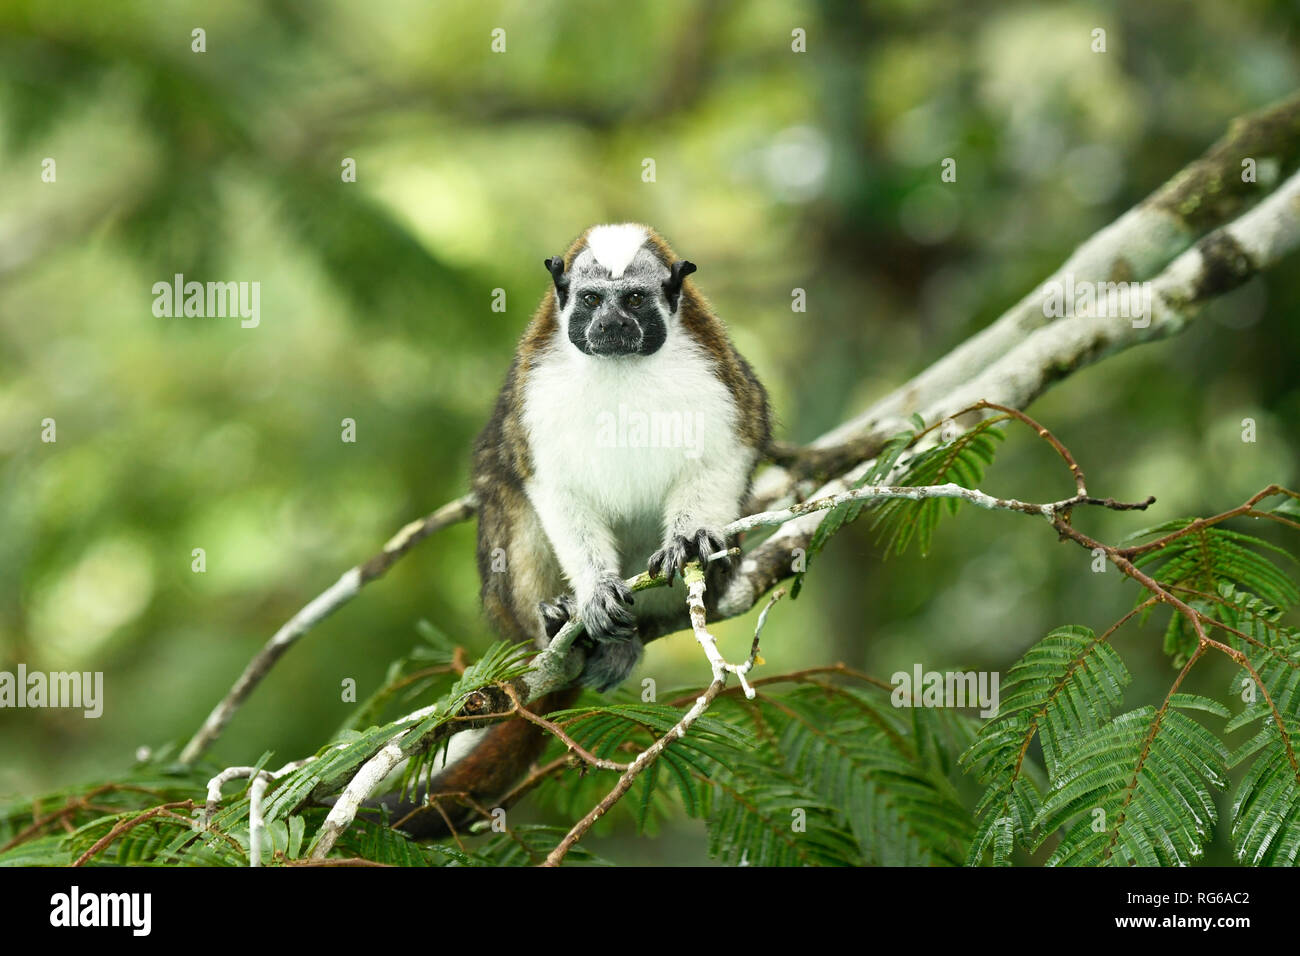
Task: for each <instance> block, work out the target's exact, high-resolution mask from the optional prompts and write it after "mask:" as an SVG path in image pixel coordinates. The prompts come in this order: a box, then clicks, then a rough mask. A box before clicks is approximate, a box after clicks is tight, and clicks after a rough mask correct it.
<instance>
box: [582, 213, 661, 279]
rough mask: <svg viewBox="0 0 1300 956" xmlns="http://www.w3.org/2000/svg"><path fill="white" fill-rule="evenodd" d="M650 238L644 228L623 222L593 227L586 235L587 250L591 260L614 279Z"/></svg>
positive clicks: (621, 273) (620, 274) (630, 262)
mask: <svg viewBox="0 0 1300 956" xmlns="http://www.w3.org/2000/svg"><path fill="white" fill-rule="evenodd" d="M648 238H650V235H649V233H648V232H646V228H645V226H638V225H637V224H636V223H634V222H623V223H618V224H617V225H612V226H595V227H593V228H592V230H591V232H589V233H587V248H588V249H590V250H591V255H592V258H594V259H595V260H596V261H597V262H599V263H600V264H601V265H602V266H604V267H605V268H606V269H608V270H609V272H610V275H611V276H613V277H614V278H615V279H617V278H619V277H620V276H622V275H623V272H624V271H625V270H626V269H627V267H628V266H630V265H631V264H632V260H633V259H635V258H636V254H637V250H638V249H640V248H641V247H642V246H644V245H645V243H646V240H647V239H648Z"/></svg>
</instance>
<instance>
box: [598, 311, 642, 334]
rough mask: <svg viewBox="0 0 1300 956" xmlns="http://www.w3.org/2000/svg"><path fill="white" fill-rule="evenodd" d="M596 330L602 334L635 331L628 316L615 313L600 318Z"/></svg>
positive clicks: (634, 325)
mask: <svg viewBox="0 0 1300 956" xmlns="http://www.w3.org/2000/svg"><path fill="white" fill-rule="evenodd" d="M598 328H599V329H600V331H602V332H623V333H631V332H635V331H636V323H635V322H634V321H632V319H630V318H629V317H628V316H626V315H620V314H618V313H617V312H616V313H613V314H611V315H604V316H602V317H601V319H600V323H599V326H598Z"/></svg>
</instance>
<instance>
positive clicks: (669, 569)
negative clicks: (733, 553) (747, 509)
mask: <svg viewBox="0 0 1300 956" xmlns="http://www.w3.org/2000/svg"><path fill="white" fill-rule="evenodd" d="M726 550H727V542H726V540H725V539H724V538H723V537H722V535H720V534H719V533H718V532H716V531H713V530H710V529H709V528H700V529H698V530H697V531H696V532H695V533H694V534H692V535H684V534H675V535H672V536H671V537H669V539H668V540H667V541H666V542H665V543H664V546H663V547H662V548H660V549H659V550H658V551H656V552H655V553H654V554H652V555H650V563H649V565H648V566H647V567H646V570H647V571H649V572H650V577H652V578H657V577H659V576H660V575H661V574H662V575H663V576H664V577H665V578H666V579H667V581H668V583H669V584H672V583H673V577H674V576H675V575H678V574H680V573H681V571H682V568H684V567H685V566H686V565H687V563H689V562H691V561H694V560H695V559H696V558H698V559H699V560H700V561H707V560H708V559H709V558H710V557H711V556H712V555H714V554H716V553H717V552H719V551H726ZM718 560H719V561H722V562H724V563H725V562H730V561H731V559H730V558H719V559H718Z"/></svg>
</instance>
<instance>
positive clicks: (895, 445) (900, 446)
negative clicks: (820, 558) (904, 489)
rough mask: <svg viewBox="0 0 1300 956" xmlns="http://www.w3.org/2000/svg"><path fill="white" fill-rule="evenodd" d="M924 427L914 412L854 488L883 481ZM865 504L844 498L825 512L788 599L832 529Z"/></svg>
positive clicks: (800, 587)
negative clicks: (908, 422) (844, 500)
mask: <svg viewBox="0 0 1300 956" xmlns="http://www.w3.org/2000/svg"><path fill="white" fill-rule="evenodd" d="M924 430H925V420H924V419H922V418H921V416H920V415H913V416H912V427H911V428H908V429H904V430H903V431H900V432H898V433H897V434H896V435H894V437H893V438H891V439H889V441H887V442H885V445H884V447H883V448H882V449H881V450H880V454H878V455H877V456H876V461H875V463H874V464H873V465H872V467H871V468H870V469H869V470H868V471H867V472H866V474H864V475H863V476H862V477H861V478H859V479H858V480H857V481H855V482H854V483H853V487H854V488H861V487H863V486H864V485H870V484H878V483H880V482H881V481H883V480H884V479H885V477H886V476H887V475H889V474H890V473H891V472H892V471H893V470H894V467H895V466H896V465H897V464H898V460H899V458H901V457H902V455H903V452H905V451H906V450H907V448H908V446H909V445H911V444H912V442H914V441H916V438H917V435H919V434H920V433H921V432H922V431H924ZM867 504H868V502H866V501H846V502H844V503H843V504H841V505H837V506H836V507H834V508H832V509H831V510H830V511H828V512H826V517H824V518H823V519H822V520H821V523H820V524H818V525H817V528H816V530H815V531H813V535H812V538H811V539H810V540H809V542H808V549H807V553H806V554H805V556H804V570H803V571H800V572H799V573H798V574H797V575H795V579H794V583H793V584H792V585H791V588H790V599H791V600H794V599H795V598H797V597H798V596H799V592H800V591H801V590H803V579H804V577H805V575H807V573H808V567H809V566H810V565H811V564H812V560H813V558H814V557H815V556H816V555H817V554H819V553H820V552H821V550H822V549H823V548H825V547H826V542H828V541H829V540H830V539H831V538H832V537H833V536H834V534H835V532H837V531H839V530H840V529H841V528H842V527H844V526H845V525H846V524H850V523H852V522H854V521H856V520H857V518H858V515H860V514H862V509H863V508H865V507H866V506H867Z"/></svg>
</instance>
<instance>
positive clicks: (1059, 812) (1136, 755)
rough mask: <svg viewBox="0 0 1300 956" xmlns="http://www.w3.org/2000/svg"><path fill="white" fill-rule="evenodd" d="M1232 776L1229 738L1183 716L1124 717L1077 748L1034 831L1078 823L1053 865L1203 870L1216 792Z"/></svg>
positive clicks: (1149, 711)
mask: <svg viewBox="0 0 1300 956" xmlns="http://www.w3.org/2000/svg"><path fill="white" fill-rule="evenodd" d="M1227 769H1228V768H1227V751H1226V749H1225V748H1224V746H1223V743H1222V742H1221V741H1220V740H1219V738H1218V737H1216V736H1215V735H1214V734H1212V733H1211V732H1210V731H1208V730H1207V729H1205V728H1204V727H1202V726H1201V725H1200V724H1198V723H1197V722H1196V721H1194V720H1192V719H1191V718H1190V717H1187V716H1186V715H1184V714H1181V713H1179V712H1178V711H1177V710H1174V709H1172V708H1171V709H1166V710H1160V711H1157V710H1156V709H1155V708H1154V707H1141V708H1138V709H1137V710H1134V711H1130V712H1128V713H1124V714H1120V715H1119V716H1118V717H1116V718H1114V719H1113V720H1110V721H1108V722H1106V723H1105V724H1103V725H1102V726H1101V727H1098V728H1097V729H1096V730H1095V731H1094V732H1093V733H1091V734H1089V735H1088V736H1087V737H1084V738H1083V739H1082V740H1080V741H1078V743H1077V744H1075V745H1074V746H1073V747H1071V748H1070V749H1069V751H1068V752H1067V762H1066V763H1065V765H1064V766H1062V767H1061V768H1060V769H1059V771H1058V772H1057V773H1056V774H1054V775H1053V779H1052V787H1051V790H1050V791H1049V792H1048V793H1047V794H1046V795H1045V796H1044V799H1043V806H1042V808H1041V809H1040V810H1039V811H1038V816H1037V818H1036V819H1035V821H1034V825H1035V826H1036V827H1037V828H1038V829H1039V830H1040V832H1041V834H1042V835H1043V838H1045V835H1046V834H1049V833H1052V832H1053V831H1055V830H1057V829H1059V828H1062V827H1066V826H1067V824H1069V823H1070V821H1071V820H1074V821H1075V822H1074V823H1073V824H1072V825H1070V826H1068V829H1067V830H1066V832H1065V834H1064V835H1063V836H1062V838H1061V842H1060V845H1059V846H1057V848H1056V851H1055V852H1054V853H1053V854H1052V856H1051V858H1050V859H1049V860H1048V864H1049V865H1076V866H1077V865H1096V864H1111V865H1131V864H1137V865H1139V866H1185V865H1187V864H1189V863H1191V862H1194V861H1195V860H1196V859H1198V858H1199V857H1201V856H1202V855H1203V853H1204V848H1205V845H1206V843H1208V842H1209V840H1210V837H1211V836H1212V834H1213V829H1214V825H1215V823H1216V822H1217V819H1218V816H1217V812H1216V810H1215V806H1214V798H1213V796H1212V794H1211V792H1210V791H1211V788H1220V787H1223V786H1224V785H1225V783H1226V774H1227ZM1040 842H1041V839H1040Z"/></svg>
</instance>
